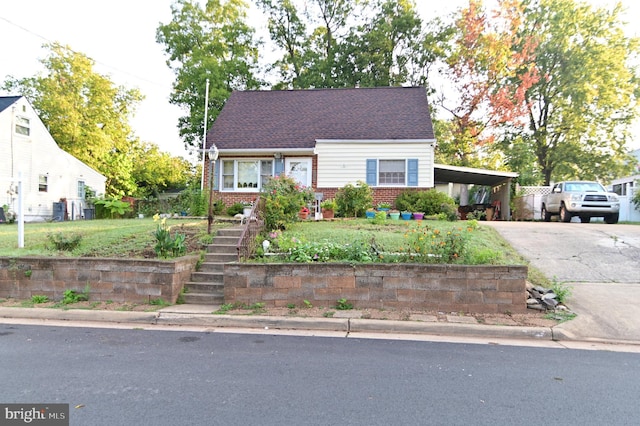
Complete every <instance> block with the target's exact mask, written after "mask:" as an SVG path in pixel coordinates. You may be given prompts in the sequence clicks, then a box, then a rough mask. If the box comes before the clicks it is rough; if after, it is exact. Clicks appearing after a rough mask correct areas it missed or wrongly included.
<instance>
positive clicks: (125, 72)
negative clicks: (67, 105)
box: [0, 16, 166, 88]
mask: <svg viewBox="0 0 640 426" xmlns="http://www.w3.org/2000/svg"><path fill="white" fill-rule="evenodd" d="M0 19H1V20H3V21H5V22H6V23H8V24H9V25H12V26H14V27H16V28H18V29H20V30H21V31H24V32H26V33H28V34H30V35H32V36H34V37H36V38H39V39H41V40H43V41H45V42H47V43H49V44H54V43H60V42H55V41H53V40H50V39H48V38H47V37H45V36H43V35H41V34H38V33H36V32H35V31H32V30H30V29H28V28H26V27H24V26H22V25H20V24H16V23H15V22H13V21H11V20H9V19H7V18H5V17H3V16H0ZM65 46H68V45H67V44H65ZM68 50H69V51H70V52H72V53H74V54H76V55H83V56H86V57H87V58H88V59H90V60H91V61H93V62H94V63H95V64H99V65H101V66H103V67H105V68H108V69H110V70H113V71H115V72H117V73H120V74H124V75H127V76H129V77H132V78H135V79H137V80H140V81H144V82H147V83H149V84H153V85H154V86H158V87H162V88H166V85H163V84H160V83H158V82H156V81H153V80H149V79H148V78H146V77H141V76H139V75H137V74H134V73H131V72H129V71H125V70H122V69H120V68H118V67H114V66H112V65H109V64H106V63H104V62H102V61H99V60H97V59H94V58H92V57H90V56H89V55H87V54H85V53H82V52H78V51H76V50H74V49H71V48H70V47H68Z"/></svg>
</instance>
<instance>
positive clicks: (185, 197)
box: [158, 186, 224, 216]
mask: <svg viewBox="0 0 640 426" xmlns="http://www.w3.org/2000/svg"><path fill="white" fill-rule="evenodd" d="M208 199H209V194H208V192H202V191H201V190H200V188H199V187H197V186H191V187H189V188H187V189H185V190H183V191H182V192H180V194H178V196H177V197H176V198H174V199H173V200H171V202H170V204H169V206H170V207H169V208H170V211H171V212H174V213H181V212H186V213H187V214H189V215H191V216H206V215H207V214H208V212H209V201H208ZM216 203H220V204H222V206H224V203H223V202H222V201H221V200H216V202H215V203H214V204H213V206H214V209H213V210H214V214H218V213H219V210H220V206H219V205H217V204H216ZM158 211H163V210H158Z"/></svg>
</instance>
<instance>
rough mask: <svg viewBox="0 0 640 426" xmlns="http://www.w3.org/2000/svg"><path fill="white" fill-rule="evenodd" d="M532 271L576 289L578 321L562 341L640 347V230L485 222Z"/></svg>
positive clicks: (573, 305) (566, 326) (563, 331)
mask: <svg viewBox="0 0 640 426" xmlns="http://www.w3.org/2000/svg"><path fill="white" fill-rule="evenodd" d="M482 223H483V224H486V225H489V226H491V227H493V228H494V229H496V230H497V231H498V232H499V233H500V234H501V235H502V236H503V237H504V238H505V239H506V240H507V241H509V243H510V244H511V245H512V246H513V247H514V248H515V249H516V250H517V251H518V252H519V253H520V254H521V255H522V256H524V257H525V258H526V259H527V260H528V261H529V262H530V263H531V265H532V266H535V267H536V268H537V269H539V270H540V271H542V272H543V273H544V274H545V275H546V276H547V277H548V278H549V279H551V280H553V279H555V280H557V281H558V282H561V283H565V284H566V285H568V286H570V287H571V288H572V295H571V296H570V297H569V299H568V300H567V302H566V303H567V305H568V306H569V308H570V309H571V310H573V311H574V312H575V313H576V314H578V316H577V318H576V319H574V320H572V321H569V322H566V323H563V324H560V325H559V326H557V327H555V328H554V333H557V335H558V338H559V339H562V338H563V335H564V337H568V338H573V339H579V340H594V341H601V340H608V341H624V342H629V341H635V342H638V343H640V226H637V225H622V224H618V225H607V224H604V223H584V224H583V223H574V222H570V223H561V222H482Z"/></svg>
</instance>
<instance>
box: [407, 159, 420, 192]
mask: <svg viewBox="0 0 640 426" xmlns="http://www.w3.org/2000/svg"><path fill="white" fill-rule="evenodd" d="M407 186H418V160H417V159H416V158H410V159H408V160H407Z"/></svg>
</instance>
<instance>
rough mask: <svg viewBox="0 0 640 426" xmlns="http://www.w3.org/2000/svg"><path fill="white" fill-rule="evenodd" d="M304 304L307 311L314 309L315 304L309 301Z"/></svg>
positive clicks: (304, 301)
mask: <svg viewBox="0 0 640 426" xmlns="http://www.w3.org/2000/svg"><path fill="white" fill-rule="evenodd" d="M302 303H304V307H305V308H307V309H311V308H313V304H312V303H311V302H309V301H308V300H307V299H305V300H303V301H302Z"/></svg>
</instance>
